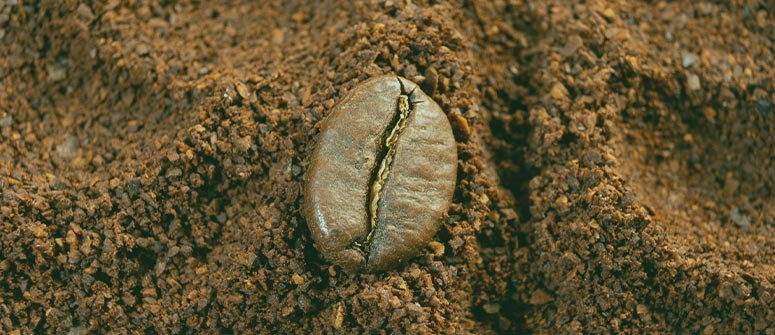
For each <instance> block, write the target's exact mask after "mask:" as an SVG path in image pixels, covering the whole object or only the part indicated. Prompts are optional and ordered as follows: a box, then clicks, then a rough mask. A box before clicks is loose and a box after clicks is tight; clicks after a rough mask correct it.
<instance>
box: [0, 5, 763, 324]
mask: <svg viewBox="0 0 775 335" xmlns="http://www.w3.org/2000/svg"><path fill="white" fill-rule="evenodd" d="M774 10H775V4H773V3H772V2H767V1H744V0H737V1H728V2H720V3H719V2H704V1H685V2H677V3H672V2H662V1H658V2H630V1H613V0H600V1H592V2H589V3H587V2H581V1H576V0H569V1H560V0H550V1H525V0H510V1H485V0H474V1H468V2H465V3H463V4H462V5H461V4H460V3H458V2H447V1H423V0H418V1H404V0H386V1H365V2H353V3H351V2H350V1H323V2H314V1H313V2H308V1H275V2H274V3H270V2H269V1H255V2H244V3H233V4H228V5H223V4H221V3H219V2H207V1H205V2H199V1H194V2H186V1H182V2H179V3H169V2H161V3H156V2H154V1H126V2H123V1H122V2H119V1H117V0H111V1H108V2H107V3H104V2H98V1H89V2H82V3H80V4H79V3H78V2H76V1H57V2H54V1H51V2H41V3H37V2H26V1H16V0H6V1H2V2H0V192H2V193H0V333H3V334H28V333H55V334H67V333H69V334H92V333H116V334H127V333H143V334H170V333H174V334H177V333H186V334H190V333H219V334H220V333H223V334H230V333H234V334H245V333H261V334H264V333H272V334H275V333H278V334H279V333H298V334H312V333H348V334H350V333H352V334H362V333H368V334H453V333H476V334H488V333H502V334H513V333H536V334H547V333H549V334H551V333H621V332H632V333H650V334H653V333H695V334H735V333H741V334H743V333H745V334H747V333H751V334H752V333H757V334H775V286H773V285H774V284H775V155H773V148H775V79H774V78H775V62H773V59H775V40H774V39H773V37H772V36H775V23H773V22H775V20H773V15H775V12H774ZM382 74H397V75H400V76H404V77H406V78H409V79H411V80H413V81H415V82H417V83H419V84H420V85H421V87H422V89H423V91H425V92H426V93H428V94H429V95H430V96H432V97H433V99H434V100H435V101H436V102H438V103H439V105H440V106H441V107H442V109H443V110H444V112H445V113H447V116H448V118H449V120H450V123H451V124H452V125H453V129H454V133H455V137H456V140H457V143H458V152H459V162H458V182H457V187H456V191H455V196H454V200H453V204H452V207H451V210H450V211H449V213H448V215H447V216H446V217H445V218H444V221H443V226H442V228H441V229H440V230H439V232H438V233H437V234H436V236H435V238H434V241H433V242H431V243H429V245H428V247H427V248H426V249H425V250H424V251H423V252H422V253H421V255H420V256H418V257H416V258H414V259H412V260H411V261H410V262H408V263H407V264H405V265H402V266H400V267H399V268H398V269H397V270H393V271H389V272H385V273H377V274H349V273H346V272H344V271H342V270H341V269H340V268H338V267H336V266H332V265H331V264H330V263H328V262H326V261H325V260H324V259H323V258H322V257H321V256H320V255H319V253H318V251H317V250H316V249H315V247H314V245H313V241H312V239H311V237H310V233H309V230H308V228H307V225H306V222H305V220H304V218H303V216H302V215H301V211H300V208H301V204H302V203H303V201H304V199H303V196H302V188H303V185H304V175H305V171H306V169H307V167H308V165H309V158H308V157H309V155H310V153H311V151H312V149H313V148H314V145H315V143H316V135H317V134H318V132H319V127H320V124H321V120H323V119H324V118H325V117H326V116H327V115H328V113H329V112H330V111H331V109H332V107H333V106H334V105H335V104H336V103H337V102H338V101H339V99H340V98H342V97H343V96H344V95H345V94H346V93H347V92H348V91H350V90H351V89H352V88H353V87H355V86H356V85H357V84H358V83H359V82H362V81H364V80H366V79H368V78H371V77H374V76H378V75H382Z"/></svg>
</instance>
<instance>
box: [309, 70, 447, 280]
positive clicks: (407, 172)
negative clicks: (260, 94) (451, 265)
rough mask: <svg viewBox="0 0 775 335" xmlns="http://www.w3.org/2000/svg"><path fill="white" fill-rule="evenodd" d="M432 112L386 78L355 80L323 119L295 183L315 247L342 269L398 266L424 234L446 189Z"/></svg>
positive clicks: (398, 80) (440, 121)
mask: <svg viewBox="0 0 775 335" xmlns="http://www.w3.org/2000/svg"><path fill="white" fill-rule="evenodd" d="M456 173H457V149H456V145H455V139H454V136H453V134H452V128H451V126H450V124H449V121H448V120H447V117H446V115H445V114H444V112H443V111H442V110H441V108H440V107H439V106H438V104H436V102H434V101H433V100H431V98H430V97H429V96H427V95H426V94H425V93H423V92H422V91H421V90H420V88H419V87H417V84H415V83H413V82H411V81H409V80H407V79H405V78H402V77H398V76H394V75H387V76H380V77H376V78H372V79H369V80H366V81H364V82H363V83H361V84H359V85H357V86H356V87H355V88H354V89H353V90H352V91H351V92H350V93H349V94H347V96H345V97H344V98H343V99H342V101H340V102H339V103H338V104H337V105H336V106H335V107H334V108H333V110H332V111H331V113H330V115H329V116H328V117H327V118H326V119H325V120H324V121H323V124H322V128H321V131H320V134H319V136H318V143H317V147H316V148H315V150H314V152H313V154H312V157H311V164H310V167H309V170H308V171H307V173H306V176H305V178H306V183H305V188H304V214H305V216H306V220H307V224H308V225H309V229H310V232H311V234H312V238H313V239H314V240H315V246H316V247H317V249H318V250H319V251H320V252H321V253H322V254H323V256H324V257H325V258H326V259H328V260H329V261H331V262H333V263H335V264H338V265H340V266H341V267H342V268H344V269H345V270H348V271H354V272H357V271H367V272H376V271H382V270H387V269H390V268H393V267H396V266H398V265H401V264H403V263H404V262H406V261H407V260H409V259H410V258H412V257H413V256H415V255H416V254H417V252H418V251H419V250H420V249H422V248H423V247H424V246H425V245H427V243H428V242H429V241H430V240H431V239H432V238H433V235H434V234H435V233H436V231H437V230H438V228H439V226H440V224H441V218H442V216H443V215H444V214H445V213H446V211H447V210H448V209H449V204H450V201H451V199H452V194H453V192H454V189H455V180H456Z"/></svg>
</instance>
